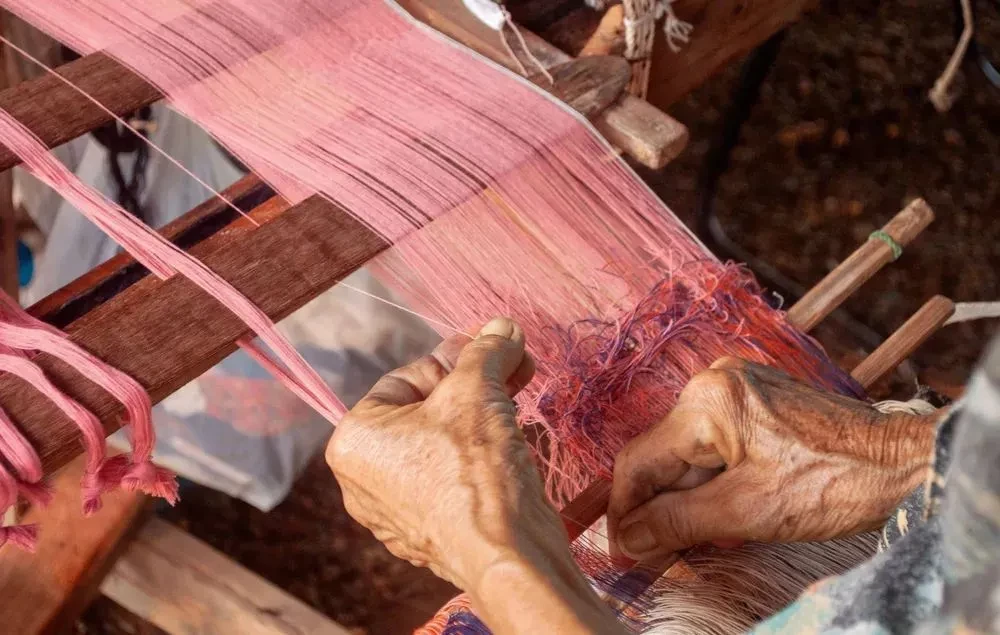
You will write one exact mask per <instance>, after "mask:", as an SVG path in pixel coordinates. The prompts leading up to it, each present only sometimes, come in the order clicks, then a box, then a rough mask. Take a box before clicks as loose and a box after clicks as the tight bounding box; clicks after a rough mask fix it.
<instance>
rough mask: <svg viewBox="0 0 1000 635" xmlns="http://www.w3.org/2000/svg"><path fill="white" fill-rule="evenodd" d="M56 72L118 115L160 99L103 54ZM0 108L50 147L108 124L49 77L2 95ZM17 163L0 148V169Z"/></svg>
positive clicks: (83, 100) (91, 105) (104, 116)
mask: <svg viewBox="0 0 1000 635" xmlns="http://www.w3.org/2000/svg"><path fill="white" fill-rule="evenodd" d="M56 71H57V72H58V73H59V74H60V75H62V76H63V77H65V78H66V79H68V80H69V81H71V82H72V83H74V84H76V85H77V86H79V87H80V88H81V89H83V90H84V92H86V93H87V94H88V95H91V96H92V97H94V99H96V100H97V101H99V102H100V103H102V104H104V106H105V107H107V108H108V109H110V110H111V111H113V112H114V113H115V114H117V115H119V116H121V115H127V114H129V113H131V112H134V111H136V110H138V109H140V108H142V107H143V106H148V105H149V104H151V103H153V102H154V101H157V100H159V99H160V98H161V97H162V95H161V94H160V92H159V91H157V90H156V89H155V88H153V86H151V85H150V84H149V83H147V82H146V81H145V80H143V79H142V78H141V77H139V76H138V75H136V74H135V73H133V72H132V71H130V70H128V69H127V68H125V67H124V66H122V65H121V64H119V63H117V62H115V61H114V60H113V59H111V58H110V57H108V56H106V55H104V54H103V53H95V54H93V55H87V56H86V57H82V58H80V59H78V60H76V61H73V62H70V63H69V64H64V65H63V66H60V67H59V68H58V69H56ZM0 108H2V109H3V110H6V111H7V112H9V113H10V114H11V115H12V116H13V117H14V118H15V119H17V120H18V121H20V122H22V123H23V124H24V125H25V126H27V127H28V128H29V129H30V130H31V131H32V132H34V133H35V134H36V135H38V137H39V138H40V139H41V140H42V142H43V143H45V145H46V146H48V147H50V148H54V147H55V146H58V145H60V144H63V143H66V142H67V141H71V140H73V139H76V138H77V137H79V136H80V135H82V134H85V133H87V132H89V131H91V130H93V129H95V128H98V127H100V126H102V125H104V124H106V123H108V122H109V121H111V120H112V118H111V116H110V115H108V114H107V113H106V112H104V111H103V110H102V109H100V108H98V107H97V106H96V105H95V104H94V103H92V102H91V101H89V100H87V99H86V98H85V97H83V96H82V95H80V93H78V92H76V91H75V90H73V89H72V88H70V87H69V86H67V85H66V84H65V83H63V82H61V81H60V80H59V79H58V78H56V77H53V76H52V74H51V73H46V74H45V75H43V76H41V77H39V78H37V79H34V80H30V81H26V82H22V83H21V84H18V85H17V86H15V87H13V88H9V89H7V90H5V91H3V92H0ZM20 162H21V161H20V159H18V158H17V156H16V155H15V154H14V153H13V152H11V151H10V150H9V149H8V148H7V147H6V146H4V145H3V144H2V143H0V170H7V169H9V168H11V167H13V166H15V165H17V164H18V163H20Z"/></svg>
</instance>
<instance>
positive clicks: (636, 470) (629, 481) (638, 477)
mask: <svg viewBox="0 0 1000 635" xmlns="http://www.w3.org/2000/svg"><path fill="white" fill-rule="evenodd" d="M657 432H658V430H657V429H656V428H654V429H653V430H650V431H649V432H647V433H646V434H643V435H642V436H639V437H637V438H635V439H633V440H632V441H631V442H630V443H629V444H628V445H627V446H625V449H624V450H622V451H621V452H620V453H619V454H618V456H617V457H616V458H615V469H614V478H613V481H612V484H611V498H610V500H609V503H608V514H607V518H608V537H609V539H610V545H611V556H612V557H613V558H615V559H621V556H622V555H623V554H622V553H620V552H619V551H618V548H617V542H616V537H617V535H618V527H619V522H620V521H621V519H622V518H624V517H625V516H626V515H627V514H628V513H629V512H631V511H632V510H633V509H635V508H636V507H638V506H640V505H642V504H643V503H645V502H646V501H648V500H650V499H652V498H653V497H655V496H656V495H657V494H659V493H660V492H662V491H663V490H665V489H667V488H669V487H670V486H671V485H672V484H673V483H674V482H675V481H677V480H678V479H680V478H682V477H683V476H684V475H685V473H687V472H688V471H689V468H690V465H689V464H688V463H687V462H686V461H684V460H683V459H681V458H680V457H678V456H677V455H675V454H674V453H673V452H670V451H669V450H668V449H667V448H666V447H664V445H663V444H662V443H660V442H659V441H660V439H659V438H658V437H660V436H661V435H658V434H657Z"/></svg>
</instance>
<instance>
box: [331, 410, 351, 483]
mask: <svg viewBox="0 0 1000 635" xmlns="http://www.w3.org/2000/svg"><path fill="white" fill-rule="evenodd" d="M357 425H358V424H357V422H355V421H354V420H353V418H352V417H351V416H350V415H348V416H346V417H344V418H343V419H342V420H341V421H340V424H339V425H338V426H337V428H336V430H334V431H333V436H331V437H330V441H329V442H328V443H327V444H326V451H325V452H324V455H323V456H324V458H325V459H326V464H327V466H329V468H330V469H331V470H332V471H333V473H334V474H335V475H337V474H340V473H341V472H342V471H343V469H344V467H345V466H346V464H347V463H348V459H349V458H350V457H352V456H354V455H355V442H354V437H355V436H356V434H355V431H354V429H355V427H356V426H357Z"/></svg>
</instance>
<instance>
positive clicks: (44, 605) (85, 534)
mask: <svg viewBox="0 0 1000 635" xmlns="http://www.w3.org/2000/svg"><path fill="white" fill-rule="evenodd" d="M82 474H83V462H82V461H81V460H77V461H75V462H74V463H73V464H72V465H69V466H67V468H66V469H64V470H63V471H62V472H61V473H59V474H58V475H57V476H56V477H55V478H54V479H53V480H52V484H53V486H54V487H55V490H56V496H55V499H54V500H53V502H52V504H51V505H50V506H49V507H48V508H47V509H41V510H40V509H31V510H29V511H28V513H27V514H26V515H25V517H24V518H23V519H22V522H25V523H32V522H37V523H41V524H42V528H41V534H40V536H39V541H38V549H37V551H36V552H35V553H34V554H30V553H27V552H24V551H21V550H19V549H13V548H10V547H8V548H6V549H3V550H0V597H2V598H3V605H2V607H0V615H2V616H3V617H2V618H0V624H2V626H0V630H2V631H3V632H4V633H17V634H18V635H39V634H43V633H46V634H47V633H62V632H66V631H67V630H69V629H70V628H71V627H72V625H73V622H74V621H75V620H76V618H77V617H78V616H79V615H80V613H82V612H83V610H84V609H85V608H86V607H87V605H89V604H90V602H91V601H93V599H94V598H95V597H96V596H97V593H98V587H99V585H100V583H101V580H102V579H103V578H104V576H105V574H106V573H107V572H108V570H110V568H111V566H112V565H113V564H114V561H115V558H116V557H117V555H118V553H120V550H121V548H122V547H123V546H124V544H126V543H127V539H128V537H129V535H130V527H131V526H132V524H133V521H134V520H136V519H137V518H138V517H139V516H141V515H142V513H143V511H144V510H145V508H146V505H145V499H144V497H143V496H141V495H139V494H135V493H130V492H124V491H122V492H116V493H114V494H108V495H106V496H104V507H103V508H102V509H101V511H99V512H98V513H97V514H95V515H94V516H91V517H90V518H87V519H84V518H83V517H82V514H81V511H80V477H81V476H82Z"/></svg>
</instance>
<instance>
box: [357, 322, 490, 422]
mask: <svg viewBox="0 0 1000 635" xmlns="http://www.w3.org/2000/svg"><path fill="white" fill-rule="evenodd" d="M470 341H471V340H469V338H468V336H466V335H463V334H458V335H452V336H451V337H448V338H445V339H444V340H442V341H441V343H440V344H438V345H437V346H436V347H434V350H433V351H431V352H430V354H428V355H424V356H423V357H421V358H419V359H417V360H416V361H414V362H411V363H409V364H407V365H406V366H402V367H400V368H397V369H396V370H393V371H390V372H388V373H386V374H385V375H384V376H383V377H382V378H381V379H379V380H378V381H377V382H375V385H374V386H372V388H371V390H369V391H368V394H367V395H366V396H365V398H364V399H363V400H362V401H361V402H359V403H358V407H357V408H356V410H357V409H365V408H369V407H373V406H385V405H391V406H405V405H408V404H412V403H417V402H419V401H423V400H424V399H426V398H427V397H428V396H429V395H430V394H431V392H433V391H434V388H436V387H437V385H438V384H439V383H441V380H442V379H444V378H445V377H446V376H447V375H448V373H450V372H451V371H452V370H454V368H455V364H456V363H457V362H458V357H459V355H460V354H461V352H462V349H463V348H465V346H466V345H468V343H469V342H470Z"/></svg>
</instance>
